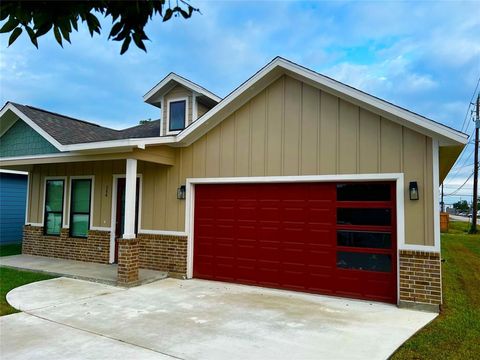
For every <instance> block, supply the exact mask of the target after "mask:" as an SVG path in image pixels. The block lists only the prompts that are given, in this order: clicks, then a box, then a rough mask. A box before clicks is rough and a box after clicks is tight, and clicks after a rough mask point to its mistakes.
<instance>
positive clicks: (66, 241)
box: [22, 225, 110, 264]
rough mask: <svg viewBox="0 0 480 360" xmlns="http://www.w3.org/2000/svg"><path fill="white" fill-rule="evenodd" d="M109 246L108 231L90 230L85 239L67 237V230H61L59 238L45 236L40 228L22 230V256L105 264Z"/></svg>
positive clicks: (31, 227) (29, 226)
mask: <svg viewBox="0 0 480 360" xmlns="http://www.w3.org/2000/svg"><path fill="white" fill-rule="evenodd" d="M109 246H110V232H109V231H97V230H90V231H89V232H88V237H87V238H86V239H85V238H71V237H69V232H68V229H62V230H61V232H60V236H45V235H43V227H42V226H31V225H25V226H24V228H23V244H22V253H23V254H28V255H39V256H49V257H56V258H62V259H69V260H78V261H90V262H97V263H104V264H107V263H108V256H109V253H108V252H109Z"/></svg>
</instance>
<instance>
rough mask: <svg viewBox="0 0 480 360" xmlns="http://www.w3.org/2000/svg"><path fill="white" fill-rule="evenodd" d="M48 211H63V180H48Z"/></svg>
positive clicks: (46, 206)
mask: <svg viewBox="0 0 480 360" xmlns="http://www.w3.org/2000/svg"><path fill="white" fill-rule="evenodd" d="M46 193H47V198H46V201H45V208H46V211H59V212H62V210H63V180H47V191H46Z"/></svg>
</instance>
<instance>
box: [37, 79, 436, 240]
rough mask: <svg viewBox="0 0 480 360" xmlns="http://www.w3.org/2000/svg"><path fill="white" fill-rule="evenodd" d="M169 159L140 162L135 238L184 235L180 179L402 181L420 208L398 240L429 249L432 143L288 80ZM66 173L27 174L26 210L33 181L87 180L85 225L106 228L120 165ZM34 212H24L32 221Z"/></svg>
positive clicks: (413, 208) (409, 207)
mask: <svg viewBox="0 0 480 360" xmlns="http://www.w3.org/2000/svg"><path fill="white" fill-rule="evenodd" d="M169 95H170V94H169ZM177 95H178V94H177ZM177 95H175V96H177ZM172 96H173V95H172ZM146 151H148V148H147V150H146ZM175 157H176V161H175V165H174V166H159V165H156V164H152V163H145V162H141V161H140V162H139V165H138V172H139V173H141V174H142V176H143V184H142V189H143V190H142V192H143V197H142V214H141V217H142V226H141V228H142V229H149V230H169V231H184V229H185V213H184V211H185V201H181V200H177V198H176V189H177V188H178V186H180V185H182V184H185V182H186V179H187V178H201V177H232V176H282V175H326V174H357V173H362V174H365V173H404V174H405V187H406V188H407V187H408V183H409V181H417V182H418V185H419V191H420V200H419V201H410V200H409V199H408V191H405V240H406V242H407V243H410V244H425V245H433V191H432V190H433V189H432V186H433V179H432V176H433V174H432V139H431V138H429V137H427V136H424V135H422V134H420V133H417V132H414V131H412V130H410V129H407V128H405V127H402V126H400V125H397V124H396V123H394V122H392V121H390V120H387V119H384V118H381V117H380V116H378V115H375V114H373V113H371V112H369V111H367V110H364V109H361V108H359V107H358V106H356V105H352V104H350V103H348V102H345V101H343V100H341V99H339V98H338V97H336V96H333V95H330V94H328V93H326V92H324V91H320V90H318V89H316V88H314V87H312V86H310V85H307V84H305V83H302V82H300V81H298V80H295V79H293V78H291V77H288V76H286V75H285V76H282V77H281V78H279V79H278V80H276V81H275V82H274V83H273V84H271V85H270V86H268V87H267V88H266V89H265V90H263V91H261V92H260V93H259V94H258V95H256V96H255V97H254V98H252V100H250V101H249V102H247V103H246V104H245V105H243V106H242V107H241V108H240V109H238V111H236V112H235V113H234V114H232V115H231V116H229V117H228V118H227V119H225V120H224V121H223V122H221V123H220V124H219V125H218V126H216V127H215V128H213V129H212V130H211V131H209V132H208V133H207V134H206V135H204V136H203V137H201V138H200V139H199V140H197V141H196V142H194V143H193V144H192V145H190V146H188V147H183V148H177V149H176V153H175ZM99 164H101V165H99ZM65 166H67V167H69V166H74V169H72V170H68V172H67V168H65V167H64V166H62V165H50V166H36V167H35V168H36V169H37V168H41V173H36V172H35V173H34V174H33V178H32V181H31V186H32V190H33V191H32V192H31V197H32V198H31V199H30V204H40V205H39V207H41V206H42V205H41V204H43V201H37V200H38V199H36V198H34V197H38V196H41V197H42V198H43V190H42V191H40V190H41V189H40V186H41V182H40V178H39V177H40V176H42V177H43V176H48V175H66V174H67V173H68V174H69V175H73V174H75V175H77V174H78V175H89V174H92V172H94V174H95V175H96V178H95V201H94V216H93V225H94V226H103V227H108V226H110V208H111V189H110V188H111V186H112V176H111V174H119V173H124V169H125V165H124V162H122V161H111V162H101V163H97V164H95V163H82V164H74V165H65ZM53 172H56V173H53ZM97 174H98V175H97ZM35 189H38V191H35ZM109 189H110V190H109ZM40 194H41V195H40ZM42 211H43V210H42V209H41V208H32V209H31V213H30V221H31V222H41V214H42ZM39 215H40V216H39Z"/></svg>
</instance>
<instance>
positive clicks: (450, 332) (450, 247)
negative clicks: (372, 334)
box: [392, 222, 480, 359]
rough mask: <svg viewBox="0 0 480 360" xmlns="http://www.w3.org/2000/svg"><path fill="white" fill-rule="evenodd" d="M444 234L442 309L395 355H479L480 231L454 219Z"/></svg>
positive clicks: (409, 357) (450, 357)
mask: <svg viewBox="0 0 480 360" xmlns="http://www.w3.org/2000/svg"><path fill="white" fill-rule="evenodd" d="M450 225H451V226H450V231H449V233H447V234H442V258H443V259H445V262H444V263H443V267H442V277H443V302H444V305H443V307H442V313H441V314H440V315H439V316H438V317H437V318H436V319H435V320H434V321H433V322H432V323H431V324H429V325H428V326H426V327H425V328H423V329H422V330H420V331H419V332H418V333H417V334H416V335H415V336H414V337H412V338H411V339H410V340H408V341H407V342H406V343H405V344H404V345H403V346H402V347H401V348H400V349H399V350H398V351H397V352H396V353H395V354H394V355H393V356H392V359H479V358H480V234H477V235H469V234H468V233H467V231H468V228H469V225H468V223H462V222H452V223H450Z"/></svg>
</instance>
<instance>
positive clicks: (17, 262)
mask: <svg viewBox="0 0 480 360" xmlns="http://www.w3.org/2000/svg"><path fill="white" fill-rule="evenodd" d="M0 266H5V267H10V268H15V269H19V270H33V271H38V272H43V273H46V274H51V275H58V276H65V277H70V278H74V279H82V280H87V281H94V282H99V283H103V284H108V285H117V265H116V264H98V263H92V262H85V261H75V260H66V259H59V258H51V257H44V256H33V255H23V254H22V255H13V256H3V257H0ZM138 275H139V278H140V280H139V284H147V283H150V282H153V281H156V280H161V279H165V278H166V277H167V273H166V272H163V271H155V270H148V269H140V270H139V274H138Z"/></svg>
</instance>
